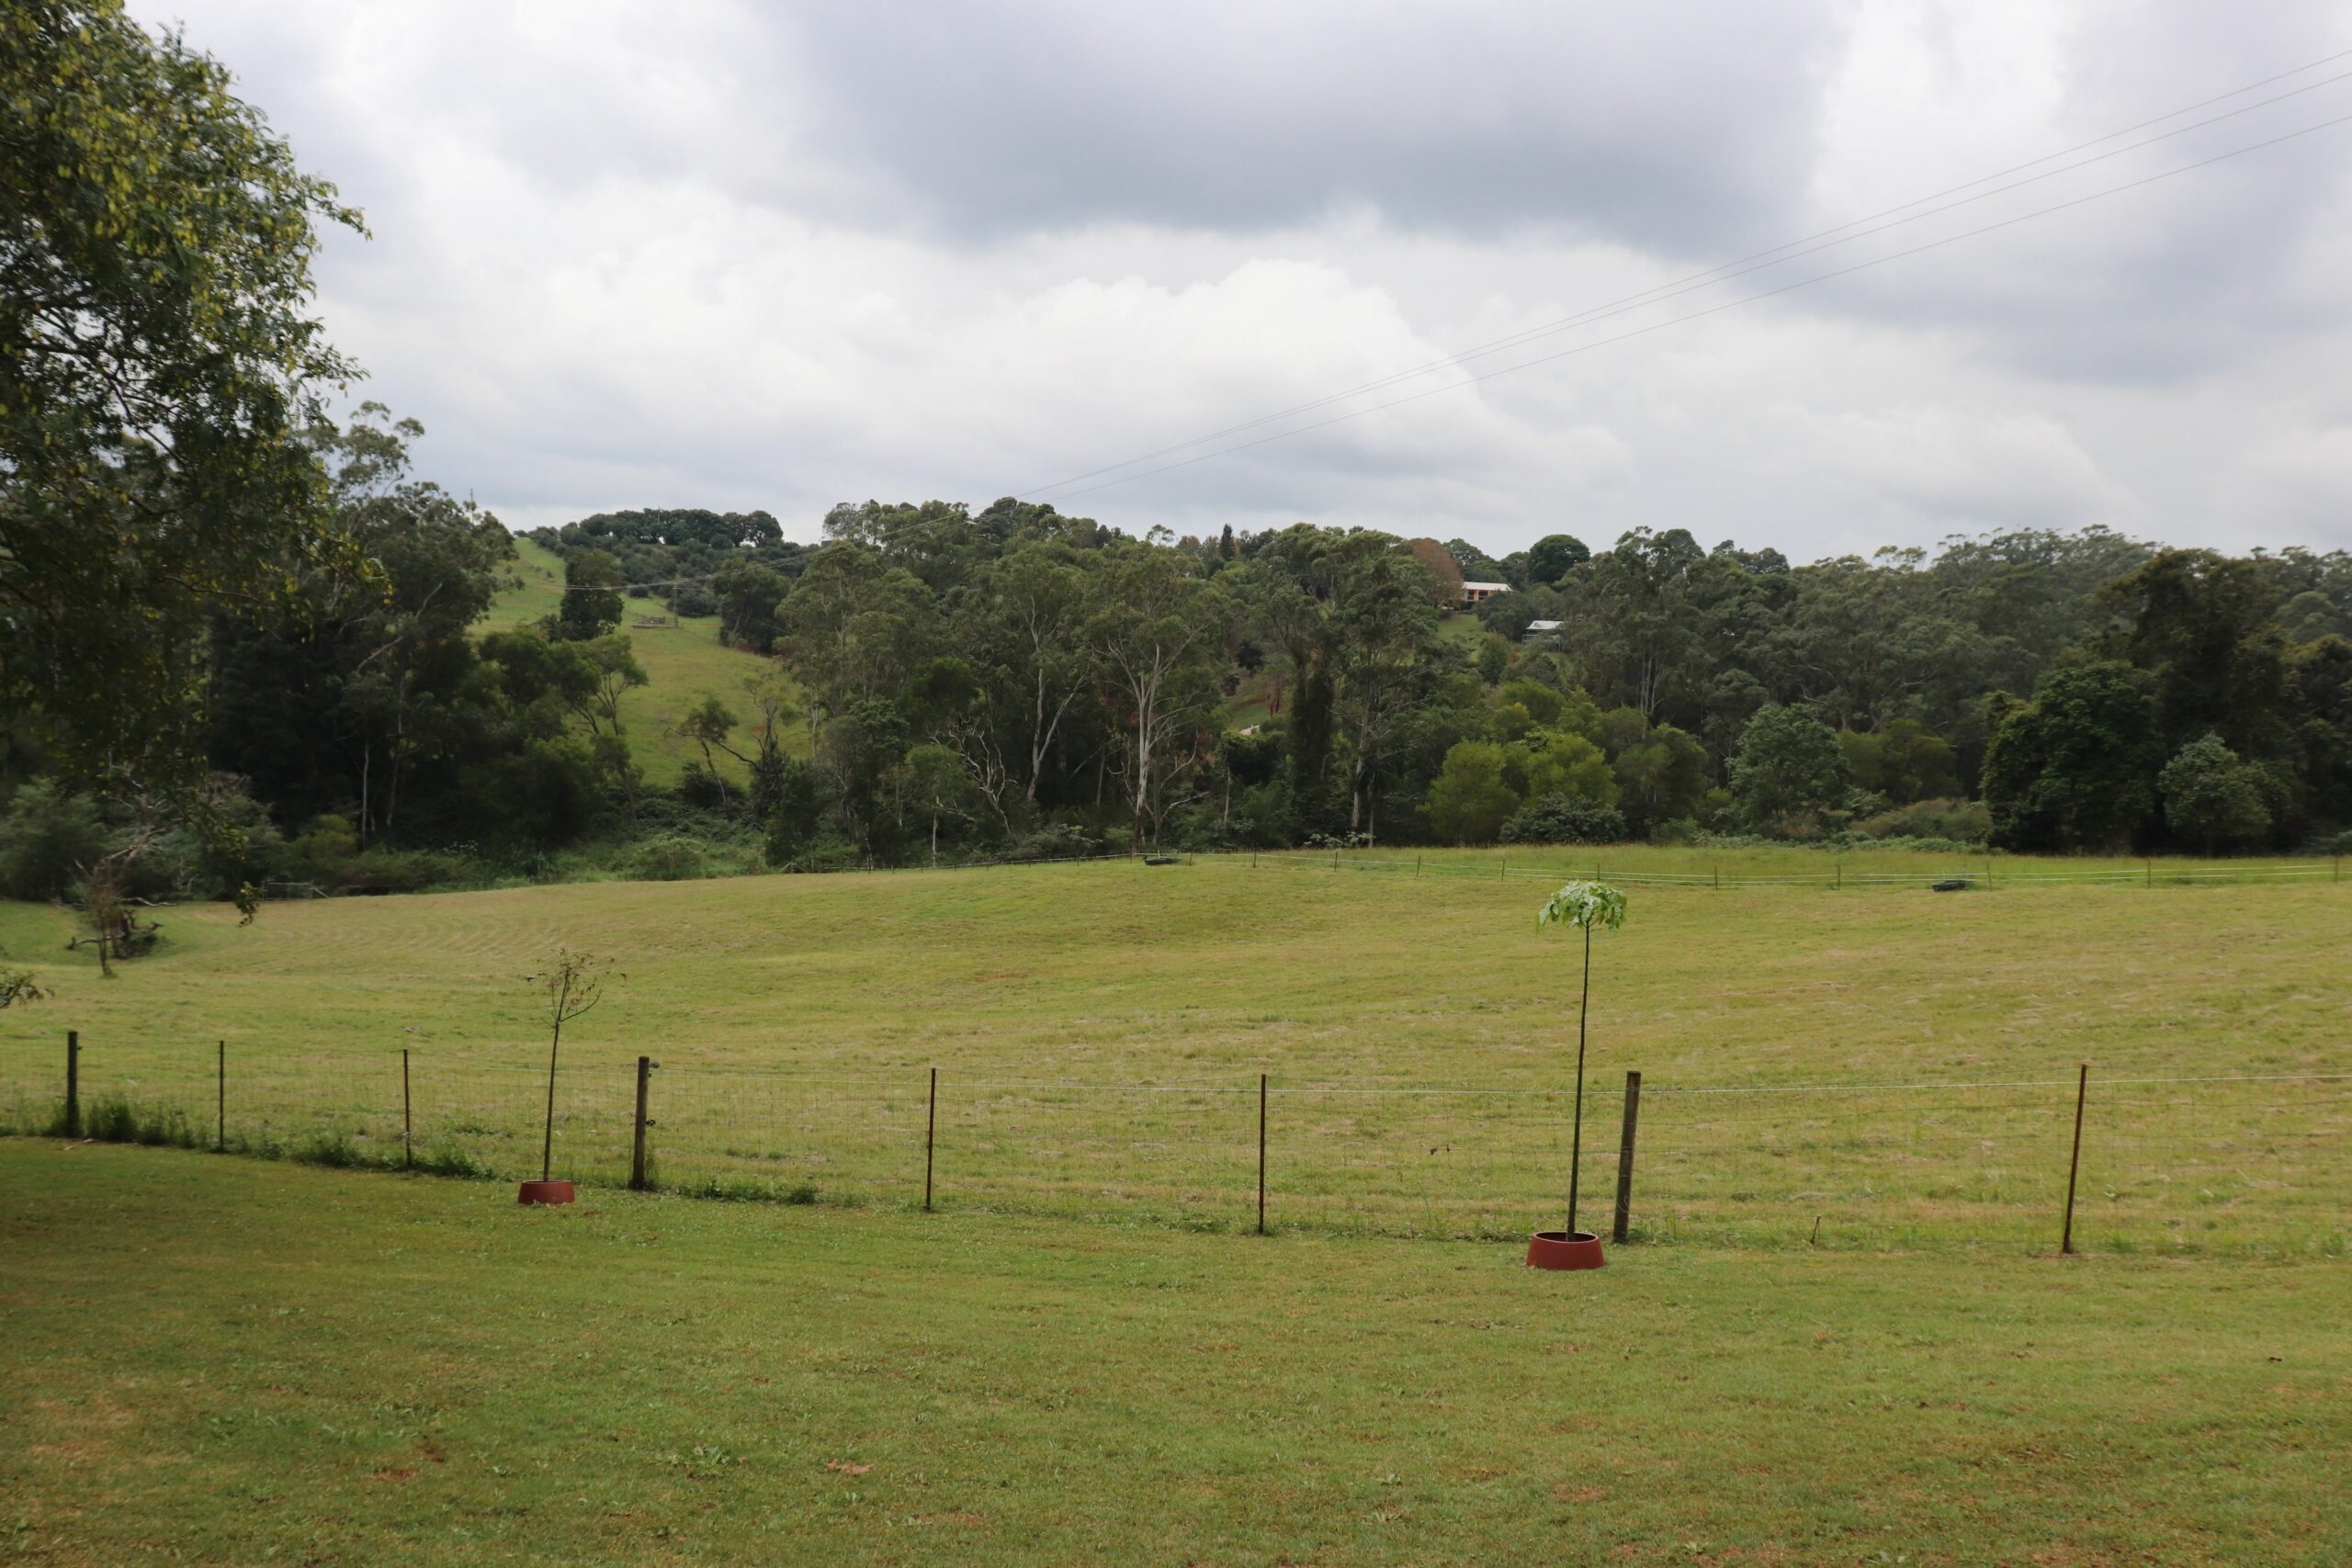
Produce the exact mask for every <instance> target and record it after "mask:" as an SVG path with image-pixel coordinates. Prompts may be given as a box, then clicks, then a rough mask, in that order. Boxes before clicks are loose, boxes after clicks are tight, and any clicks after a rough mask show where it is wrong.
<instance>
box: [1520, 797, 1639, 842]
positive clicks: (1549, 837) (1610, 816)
mask: <svg viewBox="0 0 2352 1568" xmlns="http://www.w3.org/2000/svg"><path fill="white" fill-rule="evenodd" d="M1624 840H1625V818H1624V816H1623V813H1621V812H1620V811H1619V810H1618V809H1617V808H1616V807H1613V806H1603V805H1601V804H1600V803H1599V802H1598V801H1594V800H1589V799H1587V798H1585V797H1584V796H1582V795H1545V796H1544V797H1543V798H1542V799H1540V800H1537V801H1535V802H1534V803H1533V804H1532V805H1530V806H1527V807H1523V808H1521V810H1519V811H1518V812H1515V813H1514V814H1513V815H1512V816H1511V818H1510V820H1509V821H1507V822H1505V823H1504V824H1503V830H1502V841H1503V842H1504V843H1506V844H1616V843H1623V841H1624Z"/></svg>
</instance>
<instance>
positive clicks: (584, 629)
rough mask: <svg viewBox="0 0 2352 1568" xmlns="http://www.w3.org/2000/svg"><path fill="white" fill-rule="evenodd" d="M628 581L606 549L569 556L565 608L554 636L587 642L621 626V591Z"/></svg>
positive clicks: (557, 616)
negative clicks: (606, 552)
mask: <svg viewBox="0 0 2352 1568" xmlns="http://www.w3.org/2000/svg"><path fill="white" fill-rule="evenodd" d="M627 582H628V573H627V572H625V571H623V570H621V563H620V561H619V559H618V558H616V557H613V556H610V555H607V554H605V552H604V551H603V550H582V551H579V552H578V553H577V554H574V555H571V556H568V557H566V558H565V559H564V563H563V607H562V608H561V609H560V610H558V611H557V612H556V617H555V626H553V627H552V628H551V629H552V631H553V632H554V634H555V635H556V636H558V637H561V638H563V639H564V640H565V641H567V642H587V641H590V640H592V639H594V638H596V637H603V636H604V635H605V633H606V632H608V631H611V630H612V629H613V628H614V627H615V626H619V625H620V624H621V613H622V610H623V605H622V603H621V594H620V590H621V588H622V586H623V585H624V584H626V583H627Z"/></svg>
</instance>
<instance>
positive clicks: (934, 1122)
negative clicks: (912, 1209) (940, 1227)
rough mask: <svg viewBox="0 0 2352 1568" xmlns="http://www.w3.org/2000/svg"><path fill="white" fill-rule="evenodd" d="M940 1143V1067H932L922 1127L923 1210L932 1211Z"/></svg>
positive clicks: (924, 1211)
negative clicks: (936, 1151) (933, 1168)
mask: <svg viewBox="0 0 2352 1568" xmlns="http://www.w3.org/2000/svg"><path fill="white" fill-rule="evenodd" d="M938 1145H939V1069H938V1068H937V1067H933V1068H932V1069H931V1111H930V1114H929V1115H927V1116H926V1117H925V1118H924V1120H923V1129H922V1212H923V1213H926V1214H928V1213H931V1161H932V1153H933V1150H934V1149H936V1148H937V1147H938Z"/></svg>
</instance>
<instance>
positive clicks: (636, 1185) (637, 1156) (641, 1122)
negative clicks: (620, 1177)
mask: <svg viewBox="0 0 2352 1568" xmlns="http://www.w3.org/2000/svg"><path fill="white" fill-rule="evenodd" d="M652 1077H653V1058H652V1057H650V1056H639V1058H638V1059H637V1126H636V1133H635V1135H634V1138H633V1140H632V1142H631V1144H630V1147H629V1156H628V1189H629V1190H630V1191H632V1192H642V1191H644V1190H645V1130H646V1129H647V1128H648V1127H650V1126H651V1125H652V1124H653V1123H652V1122H648V1121H647V1120H646V1119H645V1094H646V1086H647V1084H648V1083H649V1081H650V1079H651V1078H652Z"/></svg>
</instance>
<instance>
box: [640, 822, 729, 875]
mask: <svg viewBox="0 0 2352 1568" xmlns="http://www.w3.org/2000/svg"><path fill="white" fill-rule="evenodd" d="M633 870H634V873H635V874H636V875H638V876H640V877H643V878H645V879H647V880H649V881H652V882H689V881H693V880H695V878H698V877H702V876H707V875H708V874H710V868H709V865H708V863H707V862H706V861H705V860H704V859H703V846H702V845H700V844H698V843H696V842H695V840H692V839H689V838H685V837H684V836H682V835H678V834H672V835H670V836H668V837H666V838H660V839H653V840H648V841H647V842H645V843H643V844H640V845H639V846H638V851H637V859H636V863H635V865H634V867H633Z"/></svg>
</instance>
